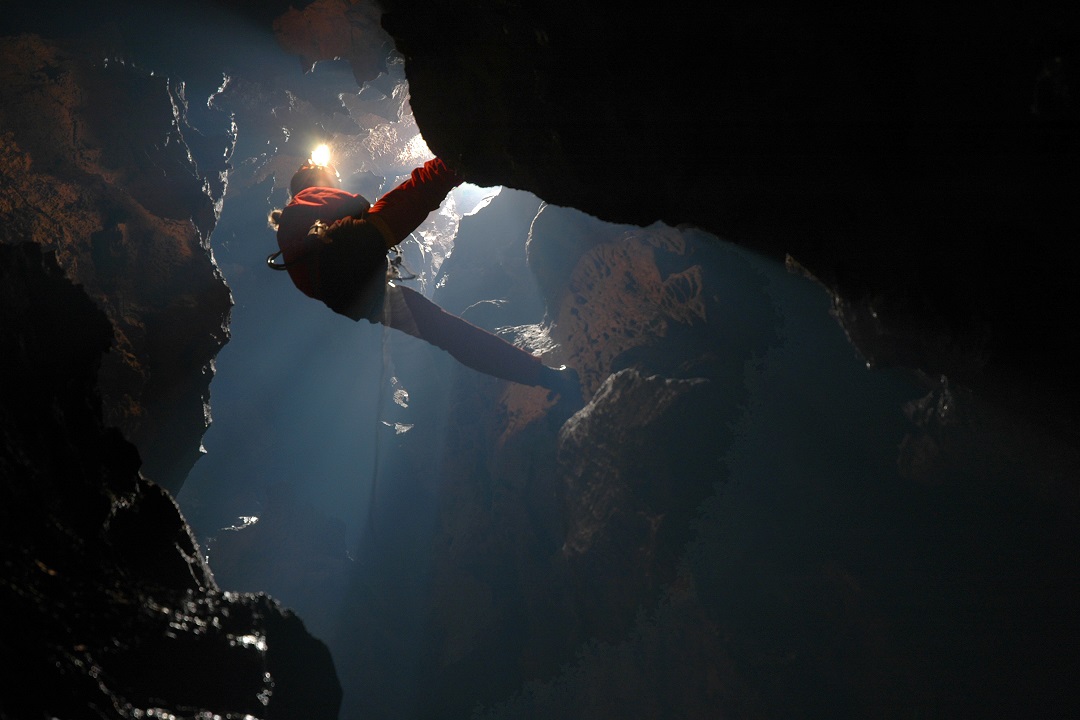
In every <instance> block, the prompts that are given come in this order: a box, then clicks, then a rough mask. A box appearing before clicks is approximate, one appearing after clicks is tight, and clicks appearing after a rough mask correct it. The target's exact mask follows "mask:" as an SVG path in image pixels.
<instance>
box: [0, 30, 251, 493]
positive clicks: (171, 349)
mask: <svg viewBox="0 0 1080 720" xmlns="http://www.w3.org/2000/svg"><path fill="white" fill-rule="evenodd" d="M0 56H2V58H3V63H2V67H3V70H2V71H0V73H2V75H3V77H2V82H0V107H2V108H3V109H2V110H0V130H2V135H0V173H2V185H3V190H2V191H0V198H2V199H0V202H2V209H3V213H4V223H3V229H2V230H0V242H3V243H5V244H9V243H18V242H27V241H30V242H35V243H38V244H39V245H40V246H41V247H42V248H44V249H46V250H47V251H48V252H49V253H51V254H54V255H55V256H56V257H57V259H58V261H59V263H60V265H61V267H63V268H64V271H65V272H66V273H67V274H68V276H69V277H70V278H71V279H72V280H73V281H74V282H76V283H78V284H80V285H81V286H82V287H84V288H85V289H86V291H87V292H88V293H89V295H90V296H91V297H93V298H94V299H95V301H96V302H97V303H98V305H99V306H100V307H101V308H102V310H104V311H105V313H106V315H107V316H108V317H109V320H110V322H111V323H112V324H113V327H114V328H115V335H116V337H115V344H114V346H113V348H112V350H111V351H110V352H109V353H108V354H107V355H106V356H105V360H104V362H103V364H102V370H101V373H102V396H103V402H104V409H105V416H106V421H107V422H108V423H109V424H110V425H115V426H117V427H119V428H120V429H121V430H122V432H123V433H124V435H125V437H127V438H128V439H129V440H130V441H131V442H133V443H135V445H136V446H137V447H138V448H139V453H140V456H141V457H142V459H143V467H142V470H143V472H144V474H145V475H146V476H147V477H149V478H151V479H152V480H154V481H155V482H157V483H158V484H160V485H161V486H163V487H165V488H167V489H168V490H170V491H172V492H176V491H177V490H179V489H180V487H181V486H182V484H183V482H184V478H185V477H186V475H187V473H188V471H189V470H190V469H191V466H192V465H193V464H194V462H195V460H196V459H197V458H198V457H199V447H200V439H201V437H202V434H203V432H204V431H205V430H206V427H207V425H208V424H209V420H210V419H209V408H208V400H209V385H210V380H211V379H212V377H213V360H214V356H215V355H216V354H217V351H218V350H219V349H220V348H221V346H222V345H223V344H224V343H225V342H226V339H227V337H228V331H227V329H226V325H227V323H228V315H229V309H230V307H231V304H232V298H231V297H230V294H229V289H228V288H227V287H226V286H225V283H224V281H223V279H222V277H221V275H220V273H219V272H218V271H217V268H216V266H215V265H214V262H213V259H212V257H211V254H210V252H209V237H210V233H211V231H212V230H213V229H214V225H215V223H216V220H217V212H218V209H219V203H220V201H221V197H222V195H223V193H224V174H223V173H224V171H225V163H226V160H227V155H228V152H229V150H230V148H231V143H232V140H231V138H229V137H217V138H212V137H204V136H202V135H201V134H200V133H199V132H198V131H197V130H196V129H195V128H192V127H191V126H190V125H188V124H187V122H186V110H187V106H186V102H187V101H186V99H185V97H184V86H183V84H180V83H176V82H171V81H169V80H167V79H166V78H162V77H155V76H153V75H151V74H150V73H148V72H146V71H140V70H138V69H136V68H133V67H128V66H125V65H124V64H123V63H122V62H119V61H115V60H114V61H111V62H110V61H109V59H108V58H101V57H99V56H96V55H91V54H90V53H88V52H86V51H82V50H72V49H65V48H64V47H63V46H60V45H58V44H55V43H51V42H49V41H46V40H43V39H42V38H40V37H37V36H32V35H25V36H21V37H13V38H4V39H3V40H0Z"/></svg>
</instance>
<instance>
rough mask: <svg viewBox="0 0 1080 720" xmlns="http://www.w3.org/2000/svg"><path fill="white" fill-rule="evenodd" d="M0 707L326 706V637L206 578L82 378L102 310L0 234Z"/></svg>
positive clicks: (103, 712) (181, 529)
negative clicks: (0, 366)
mask: <svg viewBox="0 0 1080 720" xmlns="http://www.w3.org/2000/svg"><path fill="white" fill-rule="evenodd" d="M0 288H2V297H0V320H2V322H3V327H4V332H3V334H2V335H0V338H2V345H0V352H2V356H3V358H4V372H5V375H6V376H7V377H9V378H18V382H5V383H4V384H3V386H2V391H0V392H2V396H0V408H2V415H0V425H2V432H3V437H4V444H3V446H2V447H0V477H2V481H0V522H2V523H3V532H2V533H0V562H2V563H3V568H4V572H3V580H2V581H0V603H2V605H3V608H4V620H3V625H2V629H0V638H2V642H0V662H2V665H3V667H4V668H5V669H4V671H3V673H2V676H0V717H4V718H12V719H14V718H24V717H41V716H50V717H68V718H92V717H93V718H101V717H110V718H121V717H141V716H142V715H139V714H138V713H147V714H149V713H152V712H160V713H172V714H174V715H177V716H188V717H192V716H195V715H196V714H199V713H206V714H207V715H210V714H213V715H216V716H222V717H228V716H240V715H249V716H253V717H264V716H272V717H295V718H301V717H303V718H310V717H321V718H334V717H336V716H337V710H338V704H339V703H340V686H338V685H337V682H336V678H335V675H334V670H333V666H332V664H331V661H330V657H329V654H328V653H327V651H326V648H325V646H324V645H322V644H321V643H320V642H318V641H317V640H315V639H314V638H312V637H311V636H310V635H309V634H308V633H307V631H306V630H305V629H304V626H303V623H302V622H301V621H300V619H299V618H297V617H296V616H295V615H293V614H292V613H290V612H288V611H286V610H284V609H283V608H281V607H280V606H279V605H278V604H277V603H276V602H275V601H274V600H272V599H271V598H269V597H268V596H266V595H261V594H259V595H239V594H235V593H223V592H222V591H221V590H219V589H218V587H217V585H216V584H215V582H214V580H213V577H212V575H211V573H210V571H209V568H208V567H207V566H206V565H205V563H204V562H203V561H202V559H201V556H200V550H199V548H198V546H197V544H196V543H195V541H194V539H193V538H192V536H191V531H190V530H189V528H188V526H187V524H186V523H185V522H184V518H183V517H182V516H181V515H180V512H179V510H178V508H177V506H176V504H175V502H174V501H173V500H172V498H171V497H170V496H169V494H168V493H167V492H165V491H164V490H163V489H162V488H161V487H159V486H157V485H155V484H153V483H151V482H149V481H147V480H146V479H144V478H142V477H141V476H140V475H139V455H138V452H137V451H136V449H135V447H134V446H133V445H131V444H130V443H129V442H127V441H126V440H125V439H124V438H123V436H122V435H121V434H120V432H119V431H118V430H116V429H115V428H111V427H109V426H107V425H106V424H105V423H104V421H103V418H102V403H101V398H100V395H99V394H98V391H97V375H98V367H99V365H100V362H101V358H102V355H103V354H104V353H105V352H106V350H107V349H108V348H109V347H110V346H111V345H112V343H113V332H114V331H113V327H112V325H111V324H110V323H109V321H108V318H107V317H106V315H105V314H104V313H103V312H102V311H101V310H100V309H98V308H97V307H96V306H95V305H96V303H95V302H94V301H93V300H91V298H90V297H89V296H88V295H87V294H86V293H85V292H84V291H83V289H82V288H80V287H79V286H77V285H75V284H73V283H72V282H71V281H70V280H69V279H67V278H66V277H65V273H64V271H63V270H61V268H60V267H59V266H58V264H57V263H56V261H55V260H53V259H52V256H51V254H49V253H48V252H46V251H43V250H42V248H41V247H40V246H39V245H37V244H35V243H22V244H19V245H3V246H0Z"/></svg>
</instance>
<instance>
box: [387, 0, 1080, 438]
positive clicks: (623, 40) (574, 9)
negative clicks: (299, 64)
mask: <svg viewBox="0 0 1080 720" xmlns="http://www.w3.org/2000/svg"><path fill="white" fill-rule="evenodd" d="M381 4H382V6H383V7H384V8H385V15H384V17H383V25H384V27H386V29H387V31H388V32H389V33H390V34H391V35H392V36H393V37H394V40H395V44H396V46H397V48H398V49H399V50H400V51H401V52H402V54H403V55H404V56H405V57H406V69H407V76H408V78H409V84H410V90H411V93H412V105H413V109H414V112H415V114H416V119H417V124H418V125H419V127H420V129H421V131H422V132H423V134H424V137H425V139H427V141H428V143H429V145H430V147H431V148H432V149H433V150H434V151H435V152H436V153H438V154H440V155H442V156H444V157H445V158H446V159H448V160H449V161H451V162H452V163H454V164H455V165H457V166H458V167H460V168H461V169H462V170H463V171H464V172H465V174H466V176H467V177H468V178H469V179H470V180H471V181H473V182H476V183H478V184H481V185H484V184H503V185H506V186H509V187H513V188H519V189H523V190H528V191H530V192H533V193H535V194H536V195H537V196H539V197H540V198H541V199H543V200H545V201H547V202H549V203H552V204H556V205H564V206H572V207H575V208H578V209H580V210H583V211H585V212H588V213H590V214H593V215H595V216H596V217H599V218H601V219H604V220H608V221H614V222H629V223H635V224H641V225H648V224H650V223H652V222H654V221H656V220H661V221H664V222H666V223H668V224H671V225H678V224H681V223H689V224H694V225H697V226H699V227H701V228H703V229H705V230H707V231H709V232H712V233H714V234H716V235H718V236H720V237H721V238H723V239H726V240H730V241H733V242H736V243H739V244H740V245H742V246H744V247H747V248H750V249H752V250H754V251H756V252H759V253H761V254H763V255H765V256H767V257H770V258H773V259H776V260H778V261H783V260H784V259H785V258H787V257H790V258H792V259H793V261H794V263H795V265H796V266H797V267H799V268H801V269H803V270H804V271H806V272H808V273H809V274H810V275H811V276H813V277H814V278H816V279H817V280H818V281H820V282H821V283H822V284H823V286H824V287H825V288H826V289H828V291H829V292H830V293H832V294H833V295H834V296H835V297H836V298H837V318H838V320H839V321H840V322H841V323H842V324H843V325H844V327H845V329H846V330H847V331H848V333H849V334H850V336H851V339H852V341H853V343H854V344H855V345H856V346H857V347H858V348H859V349H860V351H861V352H862V353H863V355H864V356H865V357H866V358H867V360H868V361H869V362H871V363H872V364H873V365H874V366H877V367H890V366H899V367H907V368H913V369H917V370H919V371H922V372H924V373H925V374H926V375H927V376H929V377H930V378H937V377H939V376H941V375H946V376H948V377H949V378H951V379H952V381H953V382H954V383H961V384H964V385H966V386H971V387H974V388H976V389H978V390H979V391H980V392H981V393H983V394H984V395H986V396H988V397H993V398H994V400H995V402H998V403H1000V404H1001V405H1002V406H1004V407H1005V408H1007V409H1008V411H1010V412H1016V411H1020V412H1024V413H1027V415H1028V417H1029V419H1031V420H1032V421H1037V422H1044V423H1045V426H1046V427H1047V429H1048V431H1052V432H1056V433H1063V434H1064V435H1065V436H1069V434H1070V433H1072V432H1074V430H1070V429H1069V427H1075V422H1076V415H1075V411H1074V402H1073V400H1074V399H1075V397H1074V396H1073V395H1072V393H1069V392H1068V391H1066V390H1065V389H1064V388H1063V387H1062V386H1061V384H1060V383H1059V382H1057V378H1059V377H1062V376H1063V375H1064V374H1065V373H1067V372H1068V367H1069V360H1068V357H1069V355H1068V348H1069V347H1071V346H1072V345H1073V344H1075V342H1076V340H1077V337H1076V334H1075V333H1076V331H1075V329H1073V328H1072V327H1071V325H1069V324H1067V323H1065V322H1062V320H1061V315H1060V314H1059V310H1060V309H1061V308H1075V307H1077V305H1078V302H1077V301H1078V300H1080V297H1078V295H1077V290H1076V287H1077V286H1076V283H1074V282H1072V280H1071V277H1070V274H1071V270H1070V268H1071V267H1072V266H1073V264H1074V263H1075V261H1076V243H1075V238H1076V237H1077V235H1078V230H1080V225H1078V223H1080V218H1078V215H1077V213H1076V211H1075V203H1074V202H1073V196H1074V195H1075V189H1076V187H1078V182H1077V181H1078V180H1080V178H1078V176H1077V173H1078V169H1077V168H1078V167H1080V164H1078V163H1077V162H1076V160H1077V158H1076V152H1077V147H1078V145H1077V139H1078V133H1080V107H1078V106H1077V102H1076V99H1075V88H1076V86H1077V75H1076V73H1077V67H1078V66H1080V58H1078V56H1077V50H1078V38H1077V36H1076V33H1075V25H1074V24H1070V22H1069V11H1068V10H1067V9H1065V8H1064V6H1062V5H1060V4H1056V3H1036V4H1034V5H1032V4H1029V3H1024V4H1021V3H1009V4H1006V5H1004V6H997V7H995V9H994V10H993V11H992V12H991V11H990V10H979V11H970V10H968V9H959V8H940V7H936V6H935V7H930V6H924V5H922V4H919V3H915V4H911V3H906V4H902V5H892V6H888V7H873V8H871V7H865V8H857V9H853V8H843V9H839V8H837V9H833V10H824V9H820V8H810V7H808V6H796V5H793V4H789V3H784V2H770V3H766V4H764V5H762V4H760V3H754V4H743V3H728V4H725V5H723V6H719V7H711V8H709V9H708V10H707V11H706V10H702V9H701V8H700V7H699V6H698V5H696V4H692V3H681V2H677V3H674V4H670V3H669V4H667V5H665V6H664V7H663V9H662V11H658V12H625V11H620V10H616V9H615V8H612V7H610V6H608V5H606V4H586V5H585V6H581V5H579V4H573V5H571V4H569V3H554V4H552V3H514V4H507V3H500V2H490V3H489V2H474V3H467V4H464V5H462V4H460V3H447V2H410V1H409V0H385V2H383V3H381ZM1033 348H1037V350H1034V351H1033ZM1066 395H1067V397H1068V399H1065V398H1064V396H1066Z"/></svg>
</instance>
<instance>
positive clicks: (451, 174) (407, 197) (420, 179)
mask: <svg viewBox="0 0 1080 720" xmlns="http://www.w3.org/2000/svg"><path fill="white" fill-rule="evenodd" d="M463 181H464V178H463V177H461V176H460V175H459V174H458V173H457V172H456V171H454V170H452V169H450V167H448V166H447V165H446V163H444V162H443V161H442V160H441V159H440V158H435V159H434V160H428V161H427V162H426V163H424V165H423V166H422V167H418V168H416V169H415V170H413V171H412V175H411V176H410V177H409V179H408V180H406V181H405V182H403V183H401V184H400V185H398V186H397V187H396V188H394V189H393V190H391V191H390V192H388V193H386V194H385V195H383V196H382V197H381V198H379V200H378V202H376V203H375V204H374V205H372V206H371V209H370V210H369V211H368V215H369V216H372V215H373V216H375V217H376V218H377V219H378V220H379V221H382V222H383V223H385V224H386V227H387V229H389V231H390V234H391V236H392V243H391V244H397V243H399V242H401V241H402V240H404V239H405V238H407V237H409V233H411V232H412V231H413V230H415V229H416V228H418V227H420V224H421V223H422V222H424V220H425V219H427V216H428V215H429V214H430V213H431V212H433V211H435V210H438V209H439V205H441V204H442V201H443V199H444V198H446V196H447V194H448V193H449V192H450V191H451V190H453V189H454V188H455V187H457V186H458V185H460V184H461V183H462V182H463ZM377 224H378V223H377ZM380 229H381V228H380Z"/></svg>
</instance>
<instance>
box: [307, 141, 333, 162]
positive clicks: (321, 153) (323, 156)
mask: <svg viewBox="0 0 1080 720" xmlns="http://www.w3.org/2000/svg"><path fill="white" fill-rule="evenodd" d="M311 164H312V165H329V164H330V146H329V145H327V144H325V143H323V144H322V145H319V146H317V147H316V148H315V149H314V150H312V151H311Z"/></svg>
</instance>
